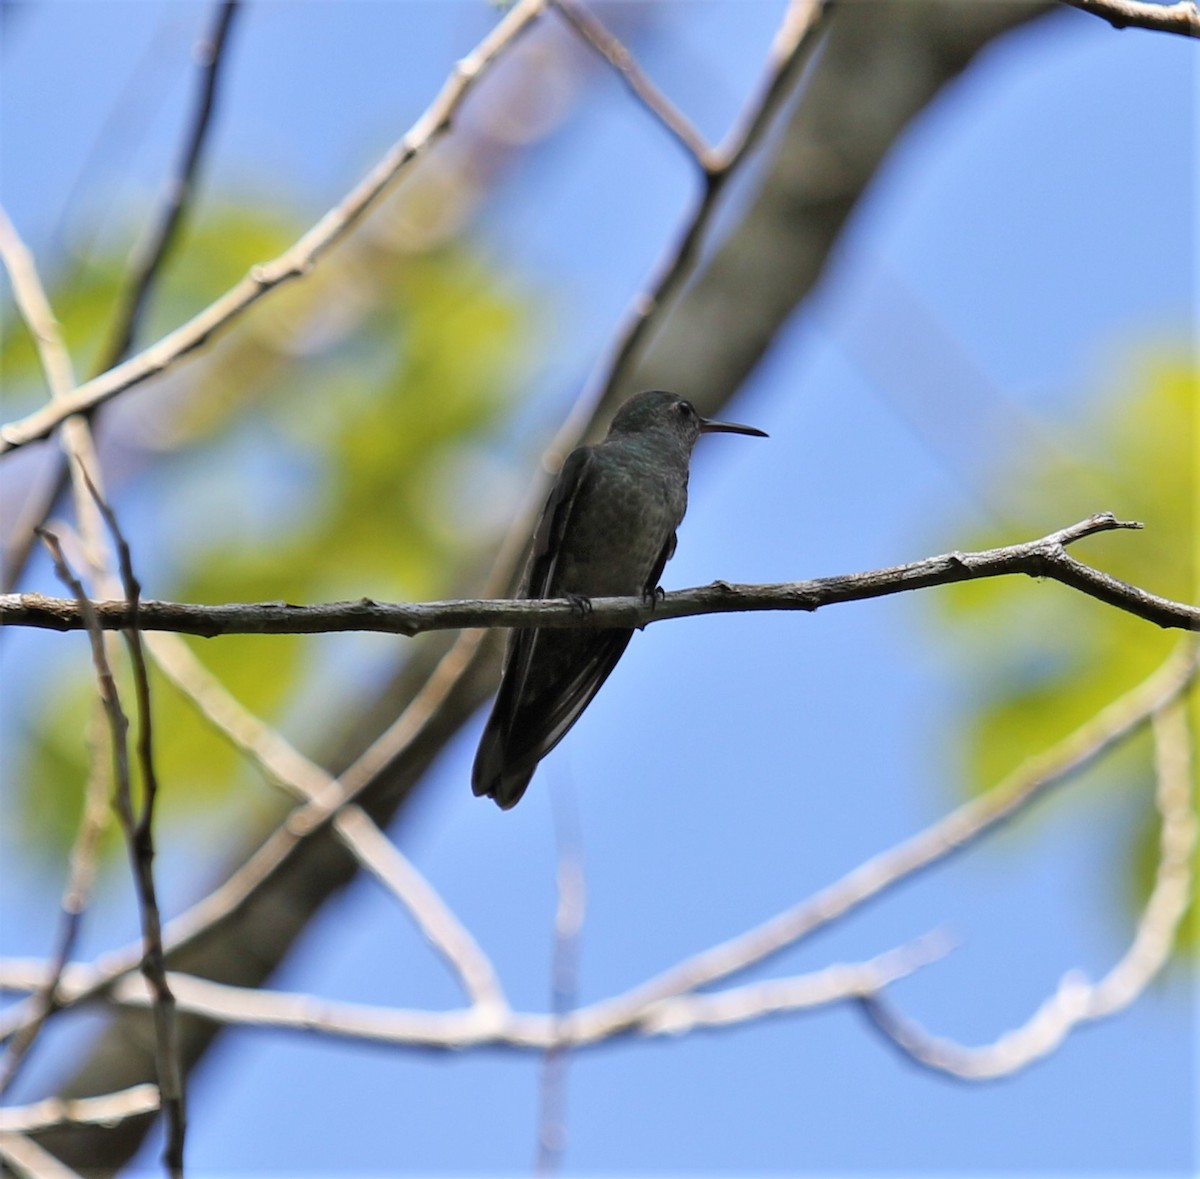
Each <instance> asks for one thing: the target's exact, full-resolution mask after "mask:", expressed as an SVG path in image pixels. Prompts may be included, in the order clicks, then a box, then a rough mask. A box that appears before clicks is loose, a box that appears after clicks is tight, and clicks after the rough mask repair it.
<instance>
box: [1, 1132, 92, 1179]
mask: <svg viewBox="0 0 1200 1179" xmlns="http://www.w3.org/2000/svg"><path fill="white" fill-rule="evenodd" d="M0 1160H3V1161H4V1162H5V1163H6V1164H7V1166H8V1167H11V1168H12V1170H13V1172H14V1173H15V1174H17V1175H22V1176H25V1177H26V1179H82V1176H80V1174H79V1172H78V1171H73V1170H71V1168H70V1167H68V1166H67V1165H66V1164H65V1163H60V1162H59V1161H58V1159H56V1158H55V1157H54V1155H52V1154H51V1153H50V1152H49V1151H48V1150H46V1149H45V1147H42V1146H39V1145H38V1144H37V1143H36V1142H34V1140H33V1139H32V1138H26V1137H25V1135H24V1134H18V1133H16V1132H15V1131H9V1130H5V1131H0Z"/></svg>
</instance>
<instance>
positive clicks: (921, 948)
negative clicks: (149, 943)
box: [0, 939, 945, 1052]
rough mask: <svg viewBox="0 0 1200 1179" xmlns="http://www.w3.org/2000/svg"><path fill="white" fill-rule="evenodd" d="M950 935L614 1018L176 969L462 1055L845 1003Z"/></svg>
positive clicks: (141, 1002)
mask: <svg viewBox="0 0 1200 1179" xmlns="http://www.w3.org/2000/svg"><path fill="white" fill-rule="evenodd" d="M944 950H945V942H944V940H937V941H936V942H935V941H934V940H932V939H925V940H924V941H922V942H918V943H914V944H913V945H912V946H908V947H902V948H900V949H897V950H891V951H889V952H887V953H885V954H881V955H879V956H878V957H876V958H872V959H869V960H868V961H866V962H858V963H839V964H836V965H833V966H829V967H826V968H824V969H822V970H816V971H813V972H812V973H810V974H802V975H797V976H795V977H794V978H785V979H776V980H773V981H772V982H769V983H761V984H755V985H754V986H751V987H740V988H735V989H734V990H732V991H729V992H718V993H717V994H704V995H678V996H668V997H665V999H663V1000H660V999H648V1000H647V1001H646V1002H645V1003H644V1004H643V1005H642V1006H641V1007H639V1008H638V1010H637V1011H636V1012H635V1013H633V1014H632V1016H631V1017H630V1018H629V1019H626V1020H624V1021H623V1022H621V1023H620V1024H614V1023H612V1022H611V1021H609V1020H607V1019H597V1018H595V1015H594V1013H595V1012H596V1011H597V1009H600V1008H604V1007H606V1006H607V1004H604V1003H601V1004H595V1005H593V1006H592V1007H584V1008H580V1009H579V1010H577V1011H574V1012H572V1013H571V1014H570V1016H569V1017H568V1018H567V1019H565V1020H564V1019H560V1018H558V1017H557V1016H554V1015H536V1014H526V1013H521V1012H508V1013H506V1014H502V1015H501V1014H499V1013H496V1012H494V1011H487V1010H485V1009H482V1008H480V1007H471V1008H466V1009H462V1010H457V1011H414V1010H408V1009H404V1008H390V1007H374V1006H369V1005H366V1004H360V1003H343V1002H338V1001H335V1000H329V999H324V998H321V997H319V996H315V995H303V994H291V993H286V992H282V991H271V990H266V989H256V988H250V987H234V986H228V985H226V984H224V983H216V982H212V981H210V980H208V979H203V978H197V977H195V976H194V975H188V974H178V973H172V974H171V975H170V981H171V987H172V989H173V991H174V993H175V997H176V1002H177V1003H178V1006H179V1010H180V1011H182V1012H186V1013H188V1014H190V1015H197V1016H200V1017H201V1018H204V1019H209V1020H213V1021H215V1022H218V1023H224V1024H237V1025H239V1026H242V1027H274V1028H282V1029H286V1030H290V1031H297V1032H309V1033H315V1034H320V1035H326V1036H331V1037H334V1038H338V1039H346V1040H363V1041H368V1042H371V1043H377V1044H390V1045H393V1046H396V1047H408V1048H420V1049H443V1050H453V1051H461V1050H464V1049H468V1048H481V1047H497V1048H511V1049H517V1050H520V1051H526V1052H546V1051H549V1050H552V1049H557V1050H562V1049H568V1048H570V1049H578V1048H586V1047H591V1046H594V1045H596V1044H600V1043H603V1042H605V1041H607V1040H610V1039H612V1038H613V1037H615V1036H620V1035H626V1034H637V1035H640V1036H672V1035H675V1034H677V1033H678V1032H679V1031H681V1030H686V1028H687V1027H689V1026H701V1025H704V1026H711V1027H721V1026H733V1025H736V1024H741V1023H747V1022H750V1021H751V1020H754V1019H758V1018H761V1017H764V1016H768V1015H779V1014H783V1013H785V1012H795V1011H807V1010H812V1009H814V1008H818V1007H824V1006H828V1005H829V1004H832V1003H838V1002H843V1001H845V1000H847V999H860V998H862V996H864V995H866V994H870V993H873V992H874V991H876V990H878V989H879V988H881V987H884V986H887V985H888V984H889V983H892V982H894V981H896V980H897V979H899V978H902V977H905V976H907V975H909V974H911V973H913V972H914V971H916V970H918V969H919V968H920V967H921V966H923V965H925V964H927V963H928V962H930V961H933V960H934V959H935V958H936V957H939V956H940V954H941V953H942V952H944ZM28 973H29V970H28V967H27V966H23V964H21V963H19V962H17V963H14V962H0V983H3V985H5V986H8V987H12V986H14V985H18V984H19V983H20V981H21V980H22V978H23V977H25V976H26V975H27V974H28ZM94 986H95V976H94V972H93V971H92V970H91V969H90V968H88V967H71V968H69V969H68V970H67V972H66V974H65V976H64V979H63V987H64V993H65V994H66V995H67V996H68V997H70V998H72V999H74V998H76V997H78V998H80V999H81V998H82V997H83V996H84V995H86V994H89V993H91V992H92V991H93V988H94ZM109 998H110V999H111V1000H113V1001H114V1002H117V1003H120V1004H123V1005H127V1006H132V1007H145V1006H147V1005H148V1004H149V1003H150V1002H151V1001H152V998H151V993H150V991H149V990H148V988H147V986H146V983H145V980H144V979H143V978H141V977H140V976H137V975H127V976H125V977H124V978H122V979H121V980H120V981H119V982H117V983H116V984H114V985H113V986H112V988H111V990H110V991H109Z"/></svg>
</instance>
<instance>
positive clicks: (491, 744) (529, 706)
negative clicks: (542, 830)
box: [471, 447, 665, 810]
mask: <svg viewBox="0 0 1200 1179" xmlns="http://www.w3.org/2000/svg"><path fill="white" fill-rule="evenodd" d="M592 455H593V452H592V449H591V448H590V447H580V448H579V449H578V450H575V451H572V452H571V454H570V456H569V457H568V459H567V461H566V462H565V463H564V464H563V469H562V472H561V473H560V475H559V477H558V480H557V482H556V483H555V485H554V488H553V490H552V491H551V493H550V498H549V499H548V500H547V502H546V507H545V508H544V509H543V511H542V517H541V520H540V521H539V522H538V526H537V530H536V532H535V533H534V538H533V550H532V553H531V554H530V562H529V570H528V573H527V576H526V581H525V587H524V589H523V592H522V597H525V598H554V597H562V596H564V594H565V590H564V588H563V587H561V586H560V585H559V584H558V581H557V577H556V574H557V572H558V563H559V560H560V557H561V556H562V553H563V543H564V537H565V536H566V535H567V533H568V532H569V531H570V528H571V524H572V520H573V518H574V516H575V513H576V512H577V510H578V507H579V504H580V503H581V502H583V501H584V500H586V498H587V495H588V492H589V489H590V486H591V484H592V483H593V481H594V479H595V477H596V472H595V464H594V461H593V457H592ZM664 559H665V558H664ZM632 633H633V632H632V631H630V630H530V629H526V630H514V631H513V632H512V633H511V635H510V638H509V645H508V652H507V655H506V658H505V662H504V673H503V675H502V677H501V680H500V691H499V692H498V694H497V696H496V703H495V705H494V706H493V708H492V715H491V716H490V717H489V719H488V723H487V726H486V727H485V729H484V732H483V737H482V739H481V740H480V743H479V751H478V753H477V754H476V755H475V767H474V771H473V773H472V776H471V785H472V789H473V790H474V792H475V793H476V794H486V795H488V796H490V797H491V798H494V799H495V800H496V802H497V803H498V804H499V805H500V806H501V807H503V808H504V809H506V810H507V809H508V808H509V807H511V806H515V805H516V803H517V802H518V801H519V799H520V798H521V795H522V794H523V793H524V792H525V787H526V786H527V785H528V784H529V779H530V778H531V777H533V771H534V770H535V769H536V768H537V764H538V762H539V761H541V759H542V758H543V757H545V756H546V754H547V753H549V752H550V750H551V749H553V748H554V746H555V745H557V744H558V743H559V741H561V740H562V738H563V737H564V735H565V734H566V732H567V730H568V729H569V728H570V727H571V726H572V725H573V724H574V723H575V721H576V720H577V719H578V718H579V715H580V713H582V712H583V710H584V709H585V708H586V707H587V706H588V704H589V703H591V700H592V697H593V696H595V694H596V693H597V692H598V691H599V690H600V686H601V685H602V684H603V683H604V681H605V680H606V679H607V678H608V675H609V673H610V672H611V671H612V669H613V668H614V667H615V666H616V664H617V661H618V660H619V659H620V658H621V655H622V653H623V652H624V650H625V647H626V645H627V644H628V643H629V638H630V636H631V635H632Z"/></svg>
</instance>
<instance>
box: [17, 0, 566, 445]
mask: <svg viewBox="0 0 1200 1179" xmlns="http://www.w3.org/2000/svg"><path fill="white" fill-rule="evenodd" d="M548 3H549V0H518V3H516V4H514V5H513V7H512V8H511V9H510V10H509V11H508V12H507V13H506V14H505V16H504V17H503V19H502V20H501V21H500V22H499V23H498V24H497V25H496V27H495V28H494V29H493V30H492V31H491V33H489V34H488V35H487V36H486V37H485V38H484V39H483V40H482V41H481V42H480V43H479V45H478V46H476V48H475V50H474V51H473V52H472V53H471V54H469V55H468V56H467V57H464V58H463V59H462V60H461V61H460V62H458V63H457V65H456V66H455V68H454V71H453V73H452V74H451V75H450V77H449V78H448V79H447V81H446V83H445V85H444V86H443V87H442V90H441V92H440V93H439V94H438V96H437V97H436V98H435V99H434V101H433V102H432V104H431V105H430V106H429V107H428V109H427V110H426V111H425V113H424V114H423V115H422V116H421V117H420V118H419V119H418V120H417V122H416V123H415V124H414V125H413V127H412V128H411V129H410V130H409V132H408V134H407V135H405V136H404V137H403V138H402V139H401V140H400V141H399V142H398V143H396V144H395V145H394V146H393V147H392V148H390V149H389V150H388V152H387V153H386V154H385V155H384V156H383V158H382V159H381V160H380V161H379V162H378V163H377V164H376V165H375V167H374V168H372V169H371V171H370V172H368V173H367V175H366V176H365V177H363V179H362V180H361V181H360V182H359V183H358V185H357V186H356V187H355V188H354V189H353V190H352V191H351V192H350V193H348V194H347V196H346V197H345V198H344V199H343V200H342V201H340V202H339V203H338V204H337V205H335V206H334V207H333V208H332V209H330V210H329V211H328V212H327V213H326V214H325V215H324V216H323V217H322V218H321V219H320V220H319V221H318V222H317V223H316V224H315V225H314V226H313V227H312V228H311V229H309V230H308V232H307V233H305V234H304V236H303V237H301V238H300V239H299V241H297V242H296V243H295V244H294V245H293V246H292V247H291V248H290V249H288V250H286V251H285V252H284V253H282V254H280V255H279V257H277V258H275V259H273V260H272V261H270V262H266V263H263V264H262V265H260V266H255V267H253V268H252V269H251V271H250V273H249V274H248V275H247V276H246V277H245V278H244V279H242V281H241V282H239V283H238V284H237V285H236V286H235V287H233V288H232V289H230V290H229V291H227V292H226V293H225V294H224V295H222V296H221V297H220V298H219V299H217V300H216V301H215V302H213V303H211V304H210V305H209V306H208V307H206V308H205V309H204V310H203V311H201V312H200V313H199V314H198V315H195V316H193V317H192V318H191V319H190V320H188V322H187V323H185V324H183V325H182V326H180V327H178V328H176V329H175V330H174V331H173V332H171V333H169V334H168V335H166V336H164V337H163V338H162V339H161V340H159V341H158V342H157V343H156V344H152V345H151V346H150V347H149V348H147V349H145V350H144V351H143V352H140V353H139V354H138V355H137V356H134V357H132V358H131V359H129V360H127V361H125V363H124V364H120V365H118V366H117V367H116V368H113V369H110V370H109V371H108V372H106V373H103V374H101V375H100V376H98V377H93V378H92V380H90V381H87V382H86V383H85V384H83V385H80V386H79V387H78V388H77V389H75V390H74V391H73V392H71V393H70V394H69V395H68V396H66V397H63V398H61V399H59V400H58V401H56V402H54V403H52V404H50V405H47V406H44V407H43V408H42V409H39V410H36V411H34V412H33V413H31V414H29V415H27V416H26V417H24V418H22V419H21V420H19V421H16V422H11V423H9V424H8V425H5V426H0V454H5V453H7V452H10V451H13V450H16V449H17V448H18V447H21V446H24V445H26V444H27V443H29V442H34V441H36V440H37V439H39V438H45V437H46V436H47V435H48V434H49V433H50V432H51V431H52V430H54V429H55V427H56V426H58V424H59V423H60V422H62V421H63V420H64V419H65V418H67V417H69V416H70V415H71V414H76V413H82V412H84V411H86V410H91V409H94V408H95V407H96V406H98V405H102V404H103V403H104V402H106V401H108V400H110V399H111V398H113V397H115V396H116V395H117V394H118V393H121V392H123V391H124V390H126V389H129V388H131V387H132V386H134V385H137V384H139V383H141V382H142V381H144V380H146V379H147V378H148V377H152V376H154V375H155V374H157V373H160V372H162V371H163V370H164V369H165V368H167V367H169V366H170V365H172V364H174V363H175V362H176V361H177V360H178V359H179V358H180V357H182V356H186V355H187V354H188V353H189V352H192V351H193V350H195V349H196V348H198V347H200V345H201V344H203V343H205V342H206V341H207V340H208V339H210V338H211V337H212V336H213V335H214V334H215V333H216V332H218V331H220V330H221V329H222V328H224V327H225V326H227V325H228V324H229V323H230V322H231V321H232V320H233V319H235V318H236V317H237V316H239V315H240V314H241V313H242V312H243V311H245V310H246V309H247V308H248V307H250V306H251V305H252V304H253V303H256V302H258V300H259V299H261V298H262V297H263V296H264V295H267V294H269V293H270V292H271V291H273V290H275V289H276V288H277V287H279V286H280V285H282V284H283V283H285V282H288V281H289V280H291V279H294V278H298V277H300V276H301V275H303V274H306V273H307V272H308V271H309V270H311V269H312V267H313V266H314V265H316V263H317V262H318V260H319V259H320V257H321V255H322V254H324V252H325V251H326V250H327V249H328V248H329V247H330V246H332V245H333V244H334V243H335V242H337V241H338V240H339V239H340V238H341V237H342V236H343V235H344V234H345V233H346V232H347V230H349V229H350V228H351V226H353V225H354V224H355V223H356V222H357V221H358V219H359V218H360V217H362V215H363V214H364V213H365V212H366V211H367V209H368V208H370V207H371V205H372V204H374V203H375V201H376V199H377V198H378V197H379V195H380V194H381V193H382V192H383V191H384V190H385V189H386V188H387V187H388V186H389V185H390V184H391V183H392V181H394V180H395V179H396V177H397V176H399V175H400V173H401V172H403V171H404V170H405V169H406V168H408V167H409V166H410V165H411V164H412V163H413V161H414V160H416V159H418V158H419V157H420V156H422V155H424V154H425V152H426V151H427V150H428V149H429V148H430V146H431V145H432V144H433V143H434V142H436V140H438V139H439V138H440V137H441V136H442V135H444V134H445V133H446V131H448V130H449V128H450V125H451V123H452V122H453V119H454V116H455V114H456V113H457V111H458V109H459V107H460V106H461V105H462V102H463V100H464V99H465V98H466V96H467V95H468V94H469V93H470V92H471V90H472V88H473V87H474V86H475V84H476V83H477V82H478V81H479V79H480V78H482V77H483V75H484V74H485V73H486V72H487V71H488V69H489V68H490V67H491V66H492V65H493V64H494V63H495V62H496V60H497V59H498V58H499V57H500V56H501V55H502V54H503V53H504V51H505V50H507V49H508V48H510V47H511V46H512V44H513V43H514V42H515V41H516V39H517V38H518V37H519V36H520V34H521V33H523V32H524V31H525V30H526V29H527V28H528V27H529V26H530V25H531V24H532V23H533V22H534V21H536V20H537V19H538V17H540V16H541V14H542V12H543V10H544V9H545V7H546V5H547V4H548Z"/></svg>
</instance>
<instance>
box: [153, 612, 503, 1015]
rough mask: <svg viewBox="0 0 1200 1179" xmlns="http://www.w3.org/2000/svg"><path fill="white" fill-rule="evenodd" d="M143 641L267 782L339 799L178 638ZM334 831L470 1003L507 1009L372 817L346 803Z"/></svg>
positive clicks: (464, 934) (492, 979)
mask: <svg viewBox="0 0 1200 1179" xmlns="http://www.w3.org/2000/svg"><path fill="white" fill-rule="evenodd" d="M146 638H147V640H148V645H149V647H150V650H151V653H152V654H153V656H154V658H155V661H156V662H157V664H158V666H159V668H160V669H161V670H162V671H163V673H164V674H165V675H166V676H167V677H168V678H169V679H170V680H171V681H172V682H173V683H174V684H175V686H176V687H177V688H178V689H179V690H180V691H181V692H182V693H183V694H184V696H185V697H186V698H187V699H188V700H189V701H190V702H191V703H192V704H193V705H194V706H195V707H196V708H197V709H198V710H199V711H200V712H201V714H202V715H203V716H204V717H205V718H206V719H207V720H208V721H209V722H210V723H211V724H213V725H214V726H215V727H216V728H217V729H218V731H219V732H221V733H222V735H224V736H225V737H226V738H227V739H228V740H229V741H231V742H232V743H233V744H234V745H235V746H236V747H237V748H238V749H239V750H240V751H241V752H242V753H243V754H245V755H246V756H247V757H249V758H250V759H251V760H252V761H253V762H254V763H255V764H256V765H257V766H258V767H259V768H260V769H261V770H262V772H263V773H264V774H265V775H266V776H267V779H268V780H269V781H271V782H273V783H275V784H277V785H279V786H281V787H283V788H284V789H285V790H286V791H288V793H290V794H291V795H292V796H293V797H294V798H298V799H301V800H303V801H308V802H311V801H313V800H315V799H318V798H329V797H331V796H336V795H339V793H340V787H339V785H338V782H337V780H336V779H334V778H333V777H332V776H331V775H330V774H329V773H328V772H327V771H326V770H324V769H323V768H322V767H321V766H319V765H318V764H317V763H316V762H313V761H311V760H309V759H308V758H307V757H305V756H304V755H303V754H302V753H301V752H300V751H299V750H298V749H296V747H295V746H294V745H292V744H291V743H290V742H289V741H287V740H286V739H285V738H284V736H283V735H282V734H281V733H279V732H278V731H277V730H276V729H273V728H272V727H271V726H269V725H267V724H266V723H265V722H264V721H262V720H261V719H260V718H259V717H257V716H255V715H254V714H253V713H252V712H250V710H249V709H247V708H246V707H245V706H244V705H243V704H241V703H240V701H238V700H237V699H236V698H235V697H234V696H233V695H232V694H231V693H230V692H229V691H228V690H227V689H226V688H225V686H224V685H223V684H222V683H221V682H220V680H218V679H217V677H216V676H214V675H213V674H212V673H211V672H209V671H208V669H207V668H205V667H204V665H203V664H202V663H201V662H200V661H199V660H198V659H197V658H196V657H195V655H194V654H193V653H192V652H191V650H190V649H189V648H188V647H187V645H186V644H185V643H184V642H183V641H182V640H181V639H179V638H177V637H176V636H174V635H165V634H159V635H148V636H146ZM333 830H334V832H335V834H336V835H337V837H338V838H339V839H340V840H341V842H342V843H343V844H344V845H345V846H346V847H347V849H349V851H350V852H351V853H352V854H353V855H354V857H355V858H356V859H357V860H358V862H359V864H360V865H361V866H362V867H364V868H365V869H367V871H369V872H370V873H371V874H372V875H373V876H374V877H375V878H376V879H377V880H378V881H379V882H380V884H382V885H383V887H384V888H386V889H387V890H388V891H389V892H390V893H391V894H392V895H393V896H394V897H396V899H397V900H399V901H400V903H401V904H402V905H403V906H404V908H405V910H406V911H407V912H408V913H409V915H410V916H411V917H412V919H413V921H414V922H415V923H416V925H417V928H418V929H419V930H420V931H421V933H422V934H423V935H424V937H425V938H426V939H427V940H428V942H429V944H430V945H431V946H432V947H433V949H434V950H435V951H436V952H437V953H438V954H439V955H440V956H441V957H442V958H443V959H444V960H445V962H446V963H447V964H448V965H449V967H450V968H451V970H452V971H453V972H454V974H455V976H456V977H457V978H458V979H459V981H460V982H461V984H462V987H463V990H464V991H465V993H466V995H467V997H468V998H469V999H470V1000H471V1001H472V1003H475V1004H479V1005H482V1006H484V1007H488V1008H493V1007H494V1008H499V1009H503V1008H506V1007H507V1000H506V999H505V998H504V993H503V990H502V988H501V986H500V982H499V980H498V978H497V977H496V972H495V968H494V967H493V965H492V963H491V961H490V959H489V958H488V957H487V955H486V954H485V953H484V952H483V950H482V949H481V948H480V946H479V944H478V942H476V940H475V939H474V938H473V937H472V936H471V934H470V932H469V931H468V930H467V929H466V927H465V926H464V925H463V924H462V922H461V921H459V919H458V917H457V916H456V915H455V914H454V912H453V911H452V910H451V909H450V907H449V906H448V905H447V904H446V902H445V900H444V899H443V898H442V897H441V896H440V894H439V893H438V892H437V891H436V890H435V889H434V888H433V886H432V885H431V884H430V883H429V882H428V881H427V880H426V879H425V877H424V876H423V875H422V874H421V873H420V872H419V871H418V870H417V869H416V867H415V866H414V865H413V864H412V862H411V861H410V860H409V859H408V857H407V856H405V855H404V854H403V853H402V852H401V851H400V849H399V848H397V847H396V845H395V844H394V843H392V841H391V840H390V839H388V837H387V836H386V835H385V834H384V833H383V832H382V831H380V830H379V828H378V827H377V826H376V824H375V823H374V821H373V820H372V819H371V818H370V816H369V815H367V814H366V812H365V811H363V810H362V809H361V808H360V807H357V806H354V805H348V806H346V807H343V808H342V810H341V811H340V812H339V813H338V815H337V817H336V818H335V819H334V821H333Z"/></svg>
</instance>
